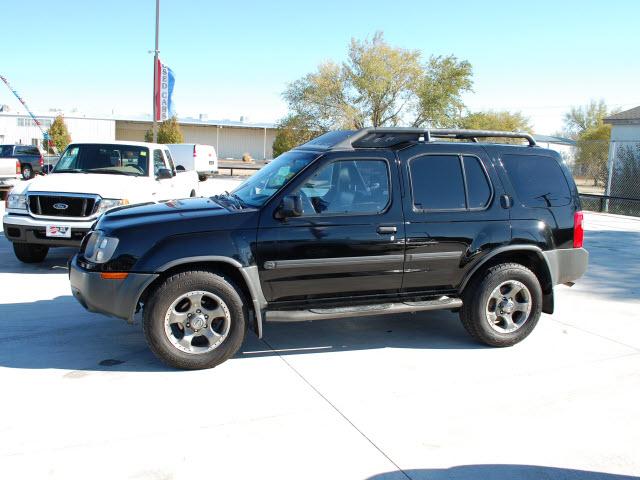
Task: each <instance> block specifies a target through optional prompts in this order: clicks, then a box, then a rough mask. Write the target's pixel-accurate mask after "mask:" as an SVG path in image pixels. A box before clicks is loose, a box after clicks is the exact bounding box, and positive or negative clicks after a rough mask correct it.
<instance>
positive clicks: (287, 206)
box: [275, 195, 302, 219]
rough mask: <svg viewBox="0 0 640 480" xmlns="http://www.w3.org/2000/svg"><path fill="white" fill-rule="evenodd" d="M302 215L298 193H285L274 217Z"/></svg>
mask: <svg viewBox="0 0 640 480" xmlns="http://www.w3.org/2000/svg"><path fill="white" fill-rule="evenodd" d="M301 215H302V198H301V197H300V195H286V196H285V197H284V198H283V199H282V202H280V206H279V207H278V209H277V210H276V215H275V216H276V218H279V219H286V218H289V217H299V216H301Z"/></svg>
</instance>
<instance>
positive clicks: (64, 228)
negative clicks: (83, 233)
mask: <svg viewBox="0 0 640 480" xmlns="http://www.w3.org/2000/svg"><path fill="white" fill-rule="evenodd" d="M47 237H54V238H71V227H70V226H69V225H47Z"/></svg>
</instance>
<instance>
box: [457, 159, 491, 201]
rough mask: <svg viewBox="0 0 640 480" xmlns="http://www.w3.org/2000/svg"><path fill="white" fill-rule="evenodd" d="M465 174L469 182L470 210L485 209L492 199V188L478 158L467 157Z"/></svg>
mask: <svg viewBox="0 0 640 480" xmlns="http://www.w3.org/2000/svg"><path fill="white" fill-rule="evenodd" d="M462 158H463V159H464V174H465V179H466V181H467V192H468V197H469V208H484V207H486V206H487V204H488V203H489V200H490V199H491V187H490V186H489V180H488V179H487V174H486V173H485V172H484V168H482V165H481V164H480V160H479V159H478V157H471V156H468V155H465V156H464V157H462Z"/></svg>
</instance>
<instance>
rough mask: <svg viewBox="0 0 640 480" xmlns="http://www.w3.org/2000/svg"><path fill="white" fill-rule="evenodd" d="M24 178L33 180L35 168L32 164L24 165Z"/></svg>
mask: <svg viewBox="0 0 640 480" xmlns="http://www.w3.org/2000/svg"><path fill="white" fill-rule="evenodd" d="M22 178H24V179H25V180H31V179H32V178H33V168H31V165H23V166H22Z"/></svg>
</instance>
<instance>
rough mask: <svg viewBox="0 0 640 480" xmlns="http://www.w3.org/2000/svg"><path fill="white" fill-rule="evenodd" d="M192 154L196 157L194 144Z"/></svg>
mask: <svg viewBox="0 0 640 480" xmlns="http://www.w3.org/2000/svg"><path fill="white" fill-rule="evenodd" d="M193 156H194V157H196V156H197V155H196V146H195V145H194V146H193Z"/></svg>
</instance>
